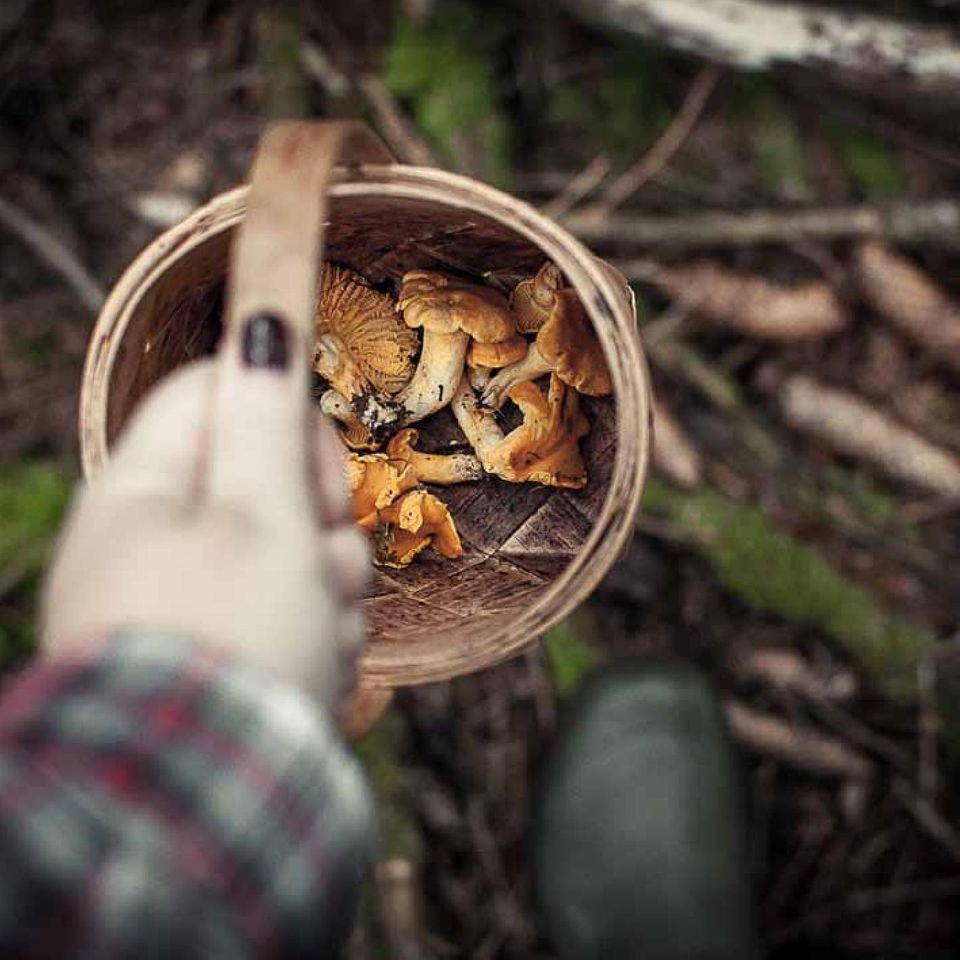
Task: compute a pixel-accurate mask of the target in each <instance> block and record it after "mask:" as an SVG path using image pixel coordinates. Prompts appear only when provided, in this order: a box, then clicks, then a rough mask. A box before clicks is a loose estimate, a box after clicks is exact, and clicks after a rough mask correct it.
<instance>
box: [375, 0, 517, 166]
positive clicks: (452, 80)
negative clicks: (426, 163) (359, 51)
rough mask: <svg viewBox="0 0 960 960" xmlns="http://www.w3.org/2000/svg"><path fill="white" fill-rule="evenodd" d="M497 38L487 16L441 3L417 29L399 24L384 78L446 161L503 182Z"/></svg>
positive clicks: (496, 25) (504, 135) (504, 142)
mask: <svg viewBox="0 0 960 960" xmlns="http://www.w3.org/2000/svg"><path fill="white" fill-rule="evenodd" d="M502 37H503V27H502V24H501V23H500V22H499V21H498V18H497V16H496V15H495V14H493V13H491V11H489V10H483V11H481V9H480V8H479V7H476V6H474V5H471V4H467V3H461V2H452V3H443V4H440V5H438V7H437V8H436V11H435V13H434V14H433V16H432V17H430V18H429V19H427V20H425V21H423V22H421V23H414V22H412V21H410V20H407V19H403V18H401V19H400V20H399V21H398V23H397V26H396V29H395V31H394V35H393V38H392V41H391V43H390V47H389V49H388V51H387V62H386V72H385V75H384V82H385V83H386V85H387V87H388V88H389V89H390V90H391V91H392V92H393V93H395V94H396V95H397V96H399V97H402V98H403V99H404V100H406V101H407V103H408V104H409V107H410V109H411V111H412V114H413V117H414V120H415V122H416V123H417V126H418V127H419V128H420V130H421V131H422V132H423V134H424V135H425V136H426V137H427V139H428V140H429V141H430V142H431V143H432V145H433V146H434V147H435V148H436V150H437V152H438V154H439V155H440V156H441V158H442V159H443V160H444V161H445V162H447V163H450V164H452V165H454V166H457V167H459V168H461V169H463V170H465V171H466V172H469V173H473V174H476V175H478V176H485V177H487V178H488V179H492V180H496V181H498V182H501V183H502V182H503V181H504V180H505V179H506V175H507V167H508V140H509V136H508V126H507V122H506V120H505V118H504V114H503V111H502V109H501V105H500V91H499V90H498V87H497V68H496V57H497V51H498V45H499V43H500V41H501V40H502Z"/></svg>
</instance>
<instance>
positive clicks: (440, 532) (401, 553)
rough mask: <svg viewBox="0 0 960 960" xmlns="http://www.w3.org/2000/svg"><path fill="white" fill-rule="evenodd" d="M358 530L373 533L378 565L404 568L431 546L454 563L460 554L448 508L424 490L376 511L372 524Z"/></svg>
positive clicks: (458, 538) (459, 545)
mask: <svg viewBox="0 0 960 960" xmlns="http://www.w3.org/2000/svg"><path fill="white" fill-rule="evenodd" d="M361 526H363V527H365V528H366V529H368V530H372V531H373V532H374V534H375V535H374V544H375V548H376V559H377V562H378V563H380V564H382V565H383V566H387V567H398V568H399V567H406V566H408V565H409V564H410V562H411V561H412V560H413V558H414V557H415V556H416V555H417V554H418V553H420V552H421V551H423V550H425V549H426V548H427V547H428V546H430V545H431V544H432V545H433V548H434V550H436V551H437V552H438V553H439V554H440V555H441V556H444V557H448V558H450V559H453V558H455V557H459V556H460V555H461V554H462V553H463V546H462V544H461V542H460V535H459V534H458V533H457V528H456V526H455V524H454V522H453V517H452V516H451V515H450V511H449V510H448V509H447V505H446V504H445V503H444V502H443V501H442V500H440V499H439V498H438V497H435V496H434V495H433V494H432V493H428V492H427V491H426V490H411V491H410V492H409V493H405V494H403V496H401V497H400V498H399V499H398V500H395V501H394V502H393V503H391V504H390V505H389V506H387V507H384V508H383V509H382V510H380V511H378V513H377V514H376V518H375V520H374V519H373V518H367V520H366V521H361Z"/></svg>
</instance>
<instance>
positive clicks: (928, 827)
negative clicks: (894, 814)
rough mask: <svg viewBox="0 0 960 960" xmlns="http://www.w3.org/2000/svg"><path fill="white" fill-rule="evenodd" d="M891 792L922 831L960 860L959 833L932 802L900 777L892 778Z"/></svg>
mask: <svg viewBox="0 0 960 960" xmlns="http://www.w3.org/2000/svg"><path fill="white" fill-rule="evenodd" d="M891 792H892V793H893V796H894V797H895V798H896V799H897V801H898V802H899V803H900V804H901V805H902V806H903V807H904V808H905V809H906V810H907V811H908V812H909V813H910V815H911V816H912V817H913V819H914V820H916V822H917V825H918V826H919V827H920V828H921V829H922V830H923V832H924V833H926V834H927V836H929V837H930V838H931V839H933V840H936V842H937V843H939V844H940V846H941V847H943V849H944V850H946V852H947V853H949V854H950V856H951V857H953V859H954V860H957V861H960V834H958V833H957V831H956V830H955V829H954V828H953V826H952V825H951V824H950V823H948V822H947V821H946V820H945V819H944V818H943V817H942V816H941V815H940V813H939V812H938V811H937V810H936V809H935V808H934V806H933V804H931V803H930V802H929V801H928V800H925V799H924V798H923V797H921V796H919V795H918V794H917V793H916V792H915V791H914V790H913V788H912V787H911V786H910V784H908V783H907V781H906V780H903V779H902V778H900V777H897V778H896V779H894V781H893V785H892V789H891Z"/></svg>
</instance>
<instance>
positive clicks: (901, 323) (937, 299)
mask: <svg viewBox="0 0 960 960" xmlns="http://www.w3.org/2000/svg"><path fill="white" fill-rule="evenodd" d="M854 270H855V273H856V277H857V280H858V282H859V284H860V288H861V289H862V290H863V293H864V295H865V297H866V299H867V302H868V303H869V304H870V305H871V306H872V307H873V308H874V310H876V311H877V313H879V314H880V315H881V316H883V317H885V318H886V319H887V320H889V321H890V322H891V323H892V324H893V325H894V326H895V327H896V328H897V329H898V330H899V331H900V332H901V333H902V334H903V335H904V336H905V337H908V338H909V339H910V340H912V341H913V342H914V343H917V344H919V345H920V346H922V347H924V348H926V349H927V350H929V351H931V352H932V353H933V354H934V356H935V357H936V358H937V359H938V360H939V361H940V362H942V363H944V364H946V365H947V366H949V367H951V368H953V369H954V370H956V371H958V372H960V305H958V304H957V303H956V302H955V301H953V300H951V299H950V297H948V296H947V295H946V294H945V293H944V292H943V290H941V289H940V287H938V286H937V285H936V284H935V283H934V282H933V280H932V279H931V278H930V277H929V276H927V274H925V273H924V272H923V271H922V270H920V269H919V267H916V266H915V265H914V264H913V263H911V262H910V261H909V260H907V259H906V258H905V257H901V256H900V255H899V254H898V253H895V252H894V251H893V250H891V249H890V248H889V247H887V246H885V245H884V244H882V243H878V242H868V243H864V244H861V245H860V247H859V248H858V249H857V251H856V254H855V256H854Z"/></svg>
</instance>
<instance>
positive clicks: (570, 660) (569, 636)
mask: <svg viewBox="0 0 960 960" xmlns="http://www.w3.org/2000/svg"><path fill="white" fill-rule="evenodd" d="M543 643H544V648H545V650H546V653H547V665H548V668H549V670H550V676H551V677H552V678H553V685H554V688H555V689H556V691H557V693H558V694H560V696H564V695H566V694H568V693H572V692H573V691H574V690H576V688H577V687H579V686H580V684H581V683H582V682H583V681H584V680H585V679H586V678H587V676H588V675H589V674H590V673H591V672H592V671H593V670H594V668H596V667H597V666H598V665H599V664H600V662H601V659H602V656H601V653H600V650H599V647H598V645H597V642H596V639H595V637H594V631H593V623H592V619H591V618H590V616H589V614H588V613H587V612H586V611H585V610H579V611H577V612H576V613H574V614H571V616H569V617H568V618H567V619H566V620H564V621H563V622H561V623H558V624H557V625H556V626H555V627H551V628H550V629H549V630H548V631H547V632H546V633H545V634H544V636H543Z"/></svg>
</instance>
